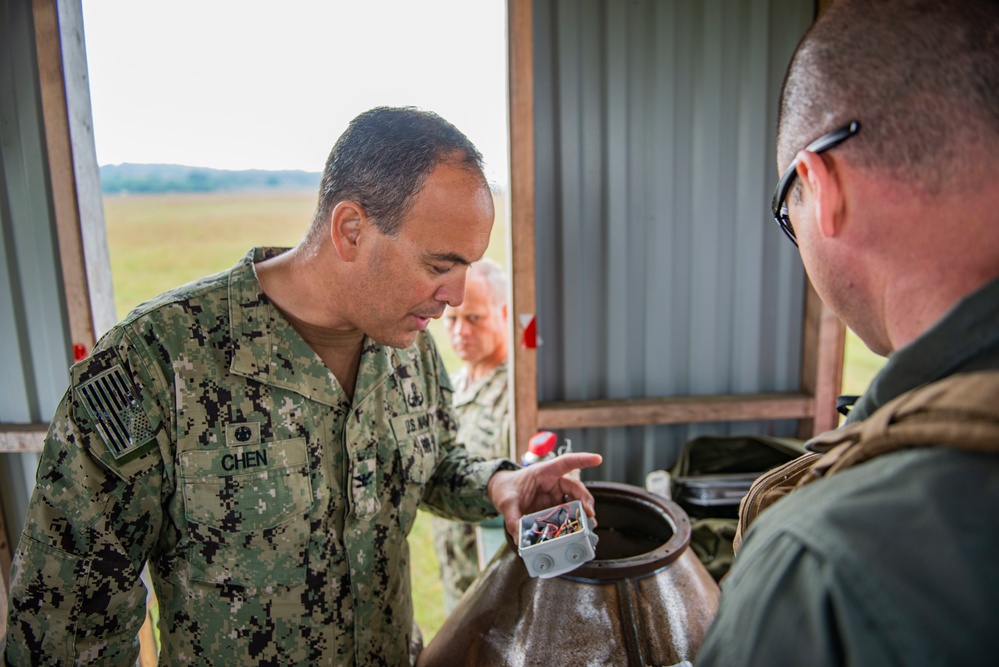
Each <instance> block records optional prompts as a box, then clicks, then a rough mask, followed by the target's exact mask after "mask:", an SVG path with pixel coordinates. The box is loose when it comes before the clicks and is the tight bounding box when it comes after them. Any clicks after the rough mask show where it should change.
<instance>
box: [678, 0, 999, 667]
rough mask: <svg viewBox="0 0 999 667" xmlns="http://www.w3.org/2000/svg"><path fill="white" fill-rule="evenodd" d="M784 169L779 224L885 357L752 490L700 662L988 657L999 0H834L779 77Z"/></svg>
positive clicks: (997, 299) (995, 650)
mask: <svg viewBox="0 0 999 667" xmlns="http://www.w3.org/2000/svg"><path fill="white" fill-rule="evenodd" d="M777 162H778V168H779V169H780V170H781V171H783V172H784V176H783V177H782V178H781V179H780V180H779V182H778V187H777V190H776V192H775V195H774V199H773V213H774V216H775V218H776V220H777V222H778V223H779V224H780V226H781V228H782V229H783V230H784V232H785V233H786V235H787V236H788V238H789V240H791V241H793V242H794V243H795V245H796V246H798V248H799V252H800V253H801V259H802V261H803V262H804V265H805V270H806V271H807V273H808V277H809V279H810V280H811V282H812V284H813V285H814V286H815V290H816V291H817V292H818V294H819V296H821V297H822V300H823V301H824V302H825V303H827V304H828V305H829V306H830V307H831V308H832V309H833V310H834V311H835V312H836V314H837V315H839V317H840V318H841V319H842V320H843V322H844V323H846V324H847V325H848V326H849V327H850V328H852V329H853V330H854V331H855V332H856V333H857V335H858V336H860V338H861V339H862V340H863V341H864V342H865V343H866V344H867V346H868V347H870V348H871V350H873V351H874V352H877V353H879V354H882V355H884V356H888V362H887V364H886V365H885V366H884V368H883V369H882V370H881V372H880V373H879V374H878V375H877V377H875V379H874V381H873V382H872V383H871V385H870V387H868V389H867V391H866V392H865V393H864V395H863V396H862V397H861V399H860V401H859V402H858V403H857V404H856V405H855V406H854V407H853V409H852V411H851V412H850V415H849V418H848V420H847V424H846V425H844V426H843V427H841V428H840V429H837V430H835V431H832V432H830V433H827V434H824V435H822V436H819V437H817V438H815V439H813V440H812V441H810V443H809V444H808V447H809V448H810V449H812V450H813V453H811V454H808V455H806V457H802V459H801V460H799V461H795V462H792V463H791V464H789V466H790V467H791V468H795V467H797V466H798V465H799V463H800V461H804V462H805V463H806V464H809V465H810V468H806V470H807V474H805V475H803V476H802V477H801V481H800V482H799V483H798V487H797V488H793V489H791V490H790V493H787V494H786V495H784V496H783V497H780V498H779V499H777V500H776V501H775V502H773V503H772V505H770V506H769V507H767V508H766V509H763V510H762V511H761V512H759V513H758V516H757V518H755V519H752V522H751V523H749V518H750V517H752V516H753V515H754V513H755V508H756V507H757V506H758V504H762V500H758V499H760V498H762V497H763V495H762V494H761V493H757V492H758V491H759V490H760V488H763V489H766V488H768V487H775V488H771V491H774V493H773V496H774V497H779V496H780V493H781V492H782V491H784V490H787V489H781V488H780V486H778V485H779V484H781V483H782V482H783V480H786V479H787V478H788V477H789V476H791V471H790V470H789V469H788V468H785V469H784V470H782V471H779V472H778V473H773V474H770V475H766V476H764V477H761V478H760V480H759V481H758V482H757V484H756V485H754V487H753V489H752V490H751V491H750V492H749V495H748V496H747V497H746V500H745V501H744V502H743V505H742V507H741V509H740V513H741V517H740V519H741V524H740V527H742V526H743V525H747V526H748V530H746V532H745V533H743V534H744V537H745V539H744V540H743V542H742V546H741V547H740V549H739V551H738V553H737V555H736V557H735V560H734V562H733V565H732V569H731V570H730V572H729V573H728V575H727V576H726V578H725V580H724V581H723V582H722V595H721V601H720V605H719V609H718V615H717V616H716V617H715V620H714V625H713V626H712V628H711V630H710V631H709V632H708V635H707V637H706V638H705V642H704V644H703V646H702V647H701V651H700V654H699V655H698V657H697V659H696V660H694V664H696V665H697V666H698V667H715V666H718V667H733V666H743V665H761V666H763V665H766V666H767V667H775V666H781V665H788V666H791V665H794V666H797V665H808V666H809V667H833V666H839V665H851V666H852V667H858V666H865V665H871V666H878V667H880V666H883V665H962V666H966V665H983V666H984V665H995V664H996V656H997V655H999V633H997V632H996V619H997V618H999V566H997V564H996V554H997V553H999V539H997V536H996V525H997V523H996V515H997V514H999V453H997V452H999V440H996V439H995V438H994V436H993V435H992V433H994V431H995V424H996V421H997V417H996V415H997V413H996V406H997V405H999V392H997V390H996V385H995V384H992V385H988V382H989V378H993V382H995V376H996V373H997V371H999V178H997V174H999V3H996V2H995V0H962V1H961V2H939V1H935V0H836V1H835V2H832V3H829V6H828V7H827V8H826V9H825V10H824V11H823V12H822V14H821V15H820V16H819V18H818V20H817V21H816V22H815V24H814V25H813V26H812V28H811V29H810V30H809V31H808V33H807V34H806V35H805V37H804V38H803V39H802V41H801V43H800V44H799V45H798V48H797V50H796V52H795V54H794V57H793V58H792V60H791V64H790V66H789V68H788V72H787V75H786V77H785V79H784V85H783V89H782V91H781V98H780V112H779V117H778V125H777ZM775 233H776V230H775ZM987 386H991V387H992V389H991V392H990V391H988V390H987V389H986V388H987ZM969 387H973V388H972V389H969ZM958 389H959V390H958ZM961 392H966V393H961ZM969 399H972V400H969ZM975 400H977V401H978V403H977V404H976V403H975ZM935 401H940V402H941V403H940V404H939V405H945V409H939V410H934V409H933V407H934V402H935ZM976 448H977V449H976ZM808 457H811V459H812V460H810V459H809V458H808ZM865 457H866V458H865Z"/></svg>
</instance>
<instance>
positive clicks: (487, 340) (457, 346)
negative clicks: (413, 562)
mask: <svg viewBox="0 0 999 667" xmlns="http://www.w3.org/2000/svg"><path fill="white" fill-rule="evenodd" d="M443 321H444V330H445V331H446V333H447V336H448V340H449V341H450V343H451V347H453V348H454V351H455V353H456V354H457V355H458V358H460V359H461V360H462V361H464V362H465V364H464V365H463V366H462V367H461V368H459V369H458V370H457V371H455V372H454V373H453V374H452V375H451V386H452V387H453V388H454V397H453V399H452V400H453V405H454V411H455V415H456V416H457V419H458V442H460V443H461V444H462V445H463V446H464V447H465V448H466V449H467V450H468V451H469V452H471V453H472V454H474V455H475V456H481V457H483V458H487V459H493V458H500V457H504V456H507V455H509V453H510V396H509V391H508V388H509V382H508V378H507V338H508V336H509V333H508V330H507V308H506V276H504V275H503V269H502V268H501V267H500V266H499V264H497V263H496V262H494V261H493V260H491V259H480V260H479V261H478V262H475V263H474V264H472V265H471V266H470V267H469V268H468V275H467V277H466V279H465V300H464V301H463V302H462V303H461V305H458V306H448V307H447V308H445V309H444V318H443ZM476 526H477V524H474V523H468V522H464V521H448V520H447V519H443V518H440V517H434V520H433V527H434V548H435V550H436V552H437V559H438V560H439V561H440V569H441V580H442V582H443V585H444V609H445V611H446V612H447V613H448V614H450V613H451V611H452V610H453V609H454V607H455V605H456V604H457V603H458V600H459V599H460V598H461V596H462V594H463V593H464V592H465V591H466V590H468V587H469V586H471V585H472V581H474V579H475V577H476V575H478V573H479V551H480V549H481V550H484V549H485V545H484V544H478V542H479V540H478V539H477V536H476ZM502 530H503V525H502V522H501V521H499V520H498V519H489V520H487V521H485V522H483V523H482V524H479V525H478V531H479V532H480V533H482V535H483V536H484V535H485V533H484V532H483V531H490V533H495V532H497V531H499V532H502ZM500 539H502V538H500ZM493 541H496V540H493ZM484 553H485V552H484ZM490 555H491V554H490Z"/></svg>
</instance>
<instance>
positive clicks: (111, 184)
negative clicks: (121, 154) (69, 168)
mask: <svg viewBox="0 0 999 667" xmlns="http://www.w3.org/2000/svg"><path fill="white" fill-rule="evenodd" d="M100 173H101V192H102V193H104V194H108V195H113V194H164V193H170V192H234V191H246V190H303V189H304V190H313V191H314V190H318V188H319V179H320V178H321V176H322V174H320V173H319V172H308V171H293V170H288V171H267V170H263V169H246V170H240V171H230V170H226V169H209V168H207V167H185V166H182V165H176V164H131V163H124V164H108V165H103V166H102V167H101V168H100Z"/></svg>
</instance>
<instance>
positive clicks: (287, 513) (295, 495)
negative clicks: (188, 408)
mask: <svg viewBox="0 0 999 667" xmlns="http://www.w3.org/2000/svg"><path fill="white" fill-rule="evenodd" d="M180 478H181V484H182V488H183V491H184V514H185V517H186V519H187V528H188V530H187V533H188V537H189V538H190V546H189V551H188V555H189V558H190V562H191V568H192V575H191V576H192V579H194V580H197V581H207V582H210V583H215V584H236V585H241V586H247V587H263V586H268V585H274V584H279V585H280V584H289V585H290V584H295V583H300V582H301V581H302V580H304V577H305V565H306V553H307V547H308V541H309V509H310V507H311V505H312V485H311V481H310V477H309V466H308V449H307V447H306V442H305V440H304V439H302V438H298V439H295V440H285V441H280V442H271V443H260V444H256V445H250V446H246V447H231V448H227V449H220V450H208V451H190V452H183V453H182V454H181V455H180Z"/></svg>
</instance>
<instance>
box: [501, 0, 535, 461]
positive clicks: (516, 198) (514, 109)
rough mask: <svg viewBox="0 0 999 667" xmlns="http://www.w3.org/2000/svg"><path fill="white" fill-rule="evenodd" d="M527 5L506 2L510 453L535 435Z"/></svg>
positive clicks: (520, 451)
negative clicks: (527, 336) (529, 338)
mask: <svg viewBox="0 0 999 667" xmlns="http://www.w3.org/2000/svg"><path fill="white" fill-rule="evenodd" d="M531 11H532V2H531V0H508V2H507V20H508V33H509V54H508V57H509V74H508V76H509V78H510V80H509V94H510V206H509V208H508V210H509V211H510V224H509V225H508V232H507V234H508V235H509V236H508V238H509V247H510V253H509V260H510V288H511V291H512V294H511V296H510V309H509V313H510V315H509V318H508V319H509V322H510V327H511V338H510V340H511V341H512V344H511V346H510V355H511V356H512V358H513V363H512V364H511V365H512V370H513V372H512V373H511V394H512V396H513V405H512V406H511V407H512V410H513V428H512V429H511V431H512V432H513V438H514V453H515V455H516V457H517V459H516V460H520V457H521V455H522V454H523V453H524V452H526V451H527V443H528V441H529V440H530V439H531V436H532V435H534V433H535V432H536V431H537V430H538V358H537V350H536V349H527V348H526V347H524V346H523V345H522V344H521V341H522V339H523V335H524V326H523V324H522V323H521V316H528V317H534V316H535V315H536V312H537V291H536V286H535V269H534V260H535V239H534V197H535V191H534V187H535V179H534V49H533V45H532V40H533V28H532V25H531Z"/></svg>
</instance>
